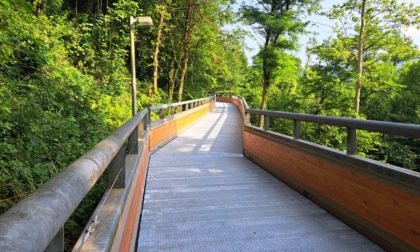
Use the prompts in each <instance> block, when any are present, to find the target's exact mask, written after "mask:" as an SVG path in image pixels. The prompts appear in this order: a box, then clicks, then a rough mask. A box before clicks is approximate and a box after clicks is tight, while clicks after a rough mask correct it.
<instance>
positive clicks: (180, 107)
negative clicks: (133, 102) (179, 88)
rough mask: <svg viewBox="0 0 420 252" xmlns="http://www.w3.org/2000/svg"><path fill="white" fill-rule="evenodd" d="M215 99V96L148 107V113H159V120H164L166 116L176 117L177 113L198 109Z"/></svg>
mask: <svg viewBox="0 0 420 252" xmlns="http://www.w3.org/2000/svg"><path fill="white" fill-rule="evenodd" d="M215 99H216V98H215V96H209V97H207V98H202V99H196V100H190V101H183V102H176V103H171V104H164V105H160V106H154V107H150V108H149V109H150V111H159V118H160V119H164V118H165V117H166V116H167V115H176V114H178V113H182V112H184V111H188V110H190V109H193V108H196V107H199V106H201V105H203V104H206V103H210V102H212V101H214V100H215ZM167 110H169V111H167Z"/></svg>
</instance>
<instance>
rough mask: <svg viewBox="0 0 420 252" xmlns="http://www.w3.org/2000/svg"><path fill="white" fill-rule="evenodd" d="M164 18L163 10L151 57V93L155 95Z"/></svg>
mask: <svg viewBox="0 0 420 252" xmlns="http://www.w3.org/2000/svg"><path fill="white" fill-rule="evenodd" d="M164 17H165V10H163V11H160V18H159V25H158V30H157V37H156V47H155V53H154V57H153V67H154V70H153V93H154V94H155V95H156V94H157V93H158V68H159V58H158V55H159V47H160V44H161V36H162V28H163V21H164Z"/></svg>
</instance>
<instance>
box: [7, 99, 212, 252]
mask: <svg viewBox="0 0 420 252" xmlns="http://www.w3.org/2000/svg"><path fill="white" fill-rule="evenodd" d="M214 100H215V97H207V98H203V99H198V100H192V101H185V102H179V103H173V104H167V105H161V106H156V107H151V108H147V109H144V110H142V111H141V112H140V113H138V114H136V115H135V116H134V117H133V118H132V119H130V120H129V121H127V122H126V123H125V124H124V125H122V126H121V127H120V128H118V129H117V130H116V131H114V132H113V133H112V134H110V135H109V136H108V137H107V138H105V139H104V140H102V141H101V142H99V143H98V144H97V145H95V146H94V147H93V148H92V149H91V150H89V151H88V152H87V153H86V154H84V155H83V156H82V157H80V158H79V159H77V160H76V161H75V162H74V163H72V164H71V165H69V166H68V167H67V168H66V169H64V170H63V171H62V172H60V173H58V174H57V175H56V176H54V177H53V178H51V179H50V180H49V181H47V182H46V183H45V184H43V185H42V186H41V187H39V188H38V189H37V190H36V191H34V192H33V193H32V194H30V195H29V196H28V197H27V198H25V199H23V200H22V201H20V202H19V203H18V204H17V205H15V206H14V207H12V208H11V209H9V210H8V211H7V212H6V213H4V214H3V215H1V216H0V250H1V251H8V252H10V251H25V252H26V251H64V229H63V225H64V223H65V222H66V221H67V219H68V218H69V217H70V215H71V214H72V213H73V211H74V210H75V209H76V208H77V206H78V205H79V203H80V202H81V201H82V200H83V198H84V197H85V196H86V194H87V193H88V192H89V191H90V189H91V188H92V187H93V186H94V185H95V183H96V182H97V181H98V179H99V177H100V176H101V175H102V174H103V173H104V172H105V171H107V172H108V174H109V188H108V190H107V191H106V192H105V194H104V196H103V197H102V200H101V201H100V203H99V205H98V207H97V209H96V210H95V212H94V214H93V216H92V217H91V220H90V221H89V223H88V225H87V227H86V228H85V232H84V233H83V234H82V235H81V237H80V239H79V241H78V242H77V243H76V245H75V247H74V249H73V251H90V250H100V251H109V250H118V251H129V250H133V249H134V248H133V246H135V242H136V236H137V232H136V230H135V229H136V228H137V226H138V225H137V224H136V223H138V222H139V211H141V205H142V197H143V192H144V185H145V177H146V173H147V166H148V160H149V155H150V140H151V133H152V130H151V123H150V113H151V112H152V111H160V112H159V114H160V117H161V118H162V117H164V114H165V112H164V111H165V109H167V108H171V109H172V108H173V110H172V112H171V113H172V114H179V116H180V117H182V115H181V114H184V113H181V112H183V111H184V112H185V113H186V115H187V116H188V114H190V111H194V108H197V109H200V106H202V107H204V106H203V105H205V104H207V103H210V102H212V101H214ZM207 107H210V105H209V106H207ZM207 107H206V108H207ZM162 111H163V112H162ZM203 111H204V110H203ZM206 111H208V110H206ZM133 243H134V245H133Z"/></svg>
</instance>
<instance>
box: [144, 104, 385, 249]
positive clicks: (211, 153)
mask: <svg viewBox="0 0 420 252" xmlns="http://www.w3.org/2000/svg"><path fill="white" fill-rule="evenodd" d="M240 128H241V117H240V115H239V112H238V110H237V109H236V107H234V106H233V105H231V104H229V103H217V104H216V107H215V108H214V109H213V111H212V112H210V114H208V115H207V116H206V117H205V118H204V119H202V120H200V121H199V122H198V123H196V124H195V125H193V126H192V127H191V128H190V129H188V130H187V131H186V132H184V133H183V134H181V135H180V136H179V137H178V138H176V139H175V140H174V141H172V142H171V143H169V144H168V145H166V146H165V147H164V148H162V149H161V150H159V151H158V152H157V153H155V154H154V155H153V156H152V157H151V159H150V165H149V173H148V176H147V185H146V192H145V200H144V206H143V212H142V217H141V224H140V233H139V240H138V247H137V251H358V252H359V251H382V249H381V248H379V247H377V246H376V245H375V244H373V243H372V242H371V241H369V240H368V239H367V238H365V237H364V236H362V235H360V234H359V233H357V232H356V231H354V230H353V229H351V228H350V227H348V226H347V225H345V224H344V223H342V222H341V221H339V220H337V219H336V218H335V217H333V216H332V215H330V214H328V213H327V212H326V211H324V210H323V209H321V208H319V207H318V206H317V205H315V204H314V203H312V202H311V201H309V200H308V199H306V198H304V197H303V196H301V195H300V194H299V193H297V192H296V191H294V190H292V189H291V188H289V187H288V186H287V185H285V184H283V183H282V182H280V181H279V180H277V179H276V178H274V177H273V176H271V175H270V174H268V173H267V172H265V171H264V170H263V169H261V168H259V167H258V166H256V165H255V164H254V163H252V162H250V161H249V160H247V159H246V158H244V157H243V156H242V132H241V130H240Z"/></svg>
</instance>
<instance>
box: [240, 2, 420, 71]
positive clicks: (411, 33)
mask: <svg viewBox="0 0 420 252" xmlns="http://www.w3.org/2000/svg"><path fill="white" fill-rule="evenodd" d="M344 1H345V0H324V1H322V7H323V9H325V10H328V9H330V8H331V7H332V6H333V4H339V3H343V2H344ZM242 2H246V3H248V4H251V3H252V2H253V1H252V0H245V1H244V0H237V4H236V5H235V6H233V9H234V10H235V11H237V10H238V9H239V7H240V5H241V4H242ZM405 2H412V3H414V4H417V5H418V4H419V0H407V1H405ZM308 20H309V21H311V23H312V25H311V26H310V28H309V30H311V31H316V32H317V33H318V34H317V35H316V39H317V41H318V42H322V41H323V40H324V39H327V38H328V37H330V36H332V35H333V32H332V26H333V25H334V23H333V21H332V20H330V19H328V18H326V17H322V16H319V15H312V16H309V17H308ZM237 26H239V27H241V28H242V29H245V30H247V31H249V32H251V33H253V31H252V29H251V27H249V26H246V25H243V24H242V25H241V24H238V25H237ZM403 33H404V34H405V35H406V36H408V37H411V38H412V39H413V42H414V44H416V45H417V46H418V47H419V48H420V30H417V29H415V28H409V29H408V30H407V31H403ZM312 36H314V35H313V34H312V35H311V34H309V35H301V36H300V38H299V44H300V45H301V46H300V50H299V51H298V52H296V53H295V54H296V56H298V57H299V58H300V59H301V60H302V64H305V63H306V57H305V49H306V44H307V42H308V41H309V38H310V37H312ZM245 44H246V45H247V46H248V47H249V48H250V49H246V50H245V54H246V56H247V58H248V61H249V64H252V59H251V58H252V57H253V56H254V55H255V54H257V53H258V48H259V46H260V45H262V44H263V40H262V38H261V37H259V36H258V35H254V37H252V36H248V37H246V39H245Z"/></svg>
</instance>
